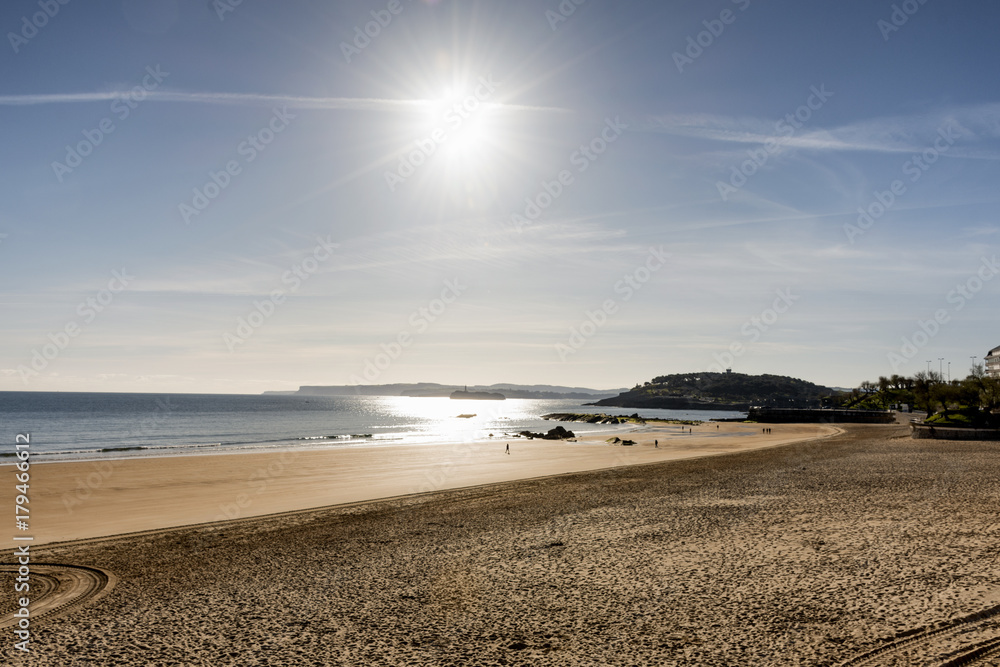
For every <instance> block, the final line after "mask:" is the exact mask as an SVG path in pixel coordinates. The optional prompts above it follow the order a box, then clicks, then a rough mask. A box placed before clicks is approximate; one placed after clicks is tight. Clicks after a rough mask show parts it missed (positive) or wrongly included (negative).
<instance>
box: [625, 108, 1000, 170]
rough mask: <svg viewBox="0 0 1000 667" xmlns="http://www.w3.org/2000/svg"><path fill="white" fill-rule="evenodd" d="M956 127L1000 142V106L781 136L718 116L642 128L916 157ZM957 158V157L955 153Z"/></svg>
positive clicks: (655, 119) (983, 155)
mask: <svg viewBox="0 0 1000 667" xmlns="http://www.w3.org/2000/svg"><path fill="white" fill-rule="evenodd" d="M943 128H952V129H953V131H954V132H955V133H957V134H958V136H959V138H960V140H962V141H963V142H969V143H971V142H976V141H984V140H995V139H1000V103H990V104H981V105H975V106H966V107H959V108H955V109H949V110H946V111H937V112H933V113H927V114H922V115H919V116H918V115H912V116H888V117H883V118H874V119H870V120H865V121H859V122H856V123H851V124H848V125H842V126H840V127H836V128H831V129H813V130H810V129H809V128H808V127H806V128H803V129H802V130H800V131H799V132H797V133H795V134H794V135H791V136H789V135H788V134H787V133H786V134H781V133H779V132H778V129H777V121H771V122H769V121H765V120H761V119H758V118H733V117H728V116H719V115H712V114H690V115H669V116H649V117H647V118H646V119H645V122H643V123H641V124H637V126H636V127H635V129H636V130H642V131H646V132H654V133H663V134H670V135H674V136H680V137H687V138H694V139H705V140H709V141H716V142H723V143H737V144H756V145H760V144H764V143H765V142H768V141H777V142H778V143H779V144H780V145H781V147H782V148H784V149H789V148H790V149H801V150H814V151H859V152H876V153H910V152H914V151H922V150H924V149H925V148H927V146H928V145H929V144H930V143H932V142H933V141H934V139H935V138H936V136H937V133H938V131H939V130H942V129H943ZM953 155H954V154H953ZM961 156H962V157H968V158H977V159H1000V155H998V153H997V152H996V151H989V150H981V149H980V150H976V149H966V150H964V151H962V154H961Z"/></svg>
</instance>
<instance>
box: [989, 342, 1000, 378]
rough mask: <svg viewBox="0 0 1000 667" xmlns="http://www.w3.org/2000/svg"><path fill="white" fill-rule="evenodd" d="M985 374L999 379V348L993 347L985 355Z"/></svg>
mask: <svg viewBox="0 0 1000 667" xmlns="http://www.w3.org/2000/svg"><path fill="white" fill-rule="evenodd" d="M986 374H987V375H989V376H990V377H994V378H1000V347H995V348H993V349H992V350H990V352H989V354H987V355H986Z"/></svg>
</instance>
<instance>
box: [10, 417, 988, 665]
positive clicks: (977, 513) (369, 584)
mask: <svg viewBox="0 0 1000 667" xmlns="http://www.w3.org/2000/svg"><path fill="white" fill-rule="evenodd" d="M844 428H845V429H846V433H844V434H842V435H838V436H835V437H832V438H827V439H822V440H814V441H809V442H802V443H797V444H791V445H787V446H784V447H775V448H770V449H763V450H756V451H744V452H737V453H734V454H731V455H727V456H715V457H706V458H698V459H693V460H692V459H689V460H679V461H668V462H663V463H654V464H651V465H641V466H634V467H621V468H617V469H612V470H602V471H597V472H587V473H580V474H575V475H564V476H559V477H548V478H544V479H535V480H528V481H520V482H505V483H498V484H493V485H488V486H479V487H476V488H471V489H464V490H455V491H447V492H439V493H428V494H423V495H419V496H410V497H405V498H397V499H392V500H387V501H380V502H372V503H366V504H358V505H353V506H348V507H339V508H330V509H324V510H319V511H315V512H301V513H295V514H289V515H283V516H272V517H264V518H259V519H254V520H249V521H238V522H233V523H229V524H215V525H209V526H202V527H194V528H189V529H181V530H175V531H165V532H160V533H154V534H147V535H142V536H130V537H125V538H115V539H106V540H96V541H91V542H81V543H76V544H69V545H61V546H49V547H39V548H38V549H37V553H36V558H38V559H39V562H48V563H64V564H75V565H79V566H90V567H93V568H103V569H106V570H109V571H111V572H113V573H115V574H116V575H117V576H118V577H119V581H118V583H117V585H116V586H115V587H114V588H113V589H112V590H111V591H110V592H109V593H108V594H107V595H106V596H105V597H104V598H102V599H100V600H97V601H96V602H92V603H90V604H88V605H87V606H85V607H84V608H81V609H78V610H76V611H71V612H70V613H68V614H66V615H64V616H63V617H62V618H61V619H60V620H58V621H55V622H53V621H48V622H47V621H44V620H42V621H39V622H38V623H37V626H36V627H35V630H36V635H35V639H34V641H33V652H32V654H31V655H30V656H29V657H27V658H20V657H12V656H13V652H11V651H10V650H9V649H8V647H7V646H5V647H3V648H4V649H5V651H6V654H5V655H6V656H7V657H8V659H10V660H12V661H13V663H14V664H18V665H20V664H23V665H32V666H34V665H60V666H62V665H67V666H70V665H93V664H99V665H213V666H214V665H393V666H396V665H400V666H402V665H623V666H624V665H636V666H639V665H641V666H643V667H645V666H647V665H835V664H841V663H842V662H844V661H846V660H848V659H850V658H852V656H857V655H859V654H862V653H864V652H865V651H869V650H871V649H875V648H878V647H881V646H884V645H886V644H887V643H888V642H890V641H892V640H894V639H896V638H897V637H907V638H908V639H909V641H910V643H909V644H905V645H903V644H899V645H896V646H890V647H889V648H890V650H888V651H886V652H884V653H881V654H879V655H872V656H871V659H869V660H867V661H866V660H861V661H854V662H851V663H850V664H859V665H860V664H879V665H889V664H896V665H911V664H912V665H923V664H928V665H943V664H946V663H945V659H946V658H945V654H947V653H949V652H960V651H963V650H964V651H969V650H972V649H971V648H970V647H971V646H972V645H974V644H977V643H982V642H990V641H993V642H995V641H996V638H997V637H1000V627H998V625H997V623H996V621H995V619H996V618H997V616H989V615H986V614H983V615H981V616H976V617H972V618H968V617H969V615H971V614H976V613H977V612H981V611H983V610H987V609H990V608H991V607H993V606H995V605H996V604H998V603H1000V595H998V593H1000V563H998V562H997V557H998V554H1000V540H998V538H1000V523H998V521H997V508H998V507H1000V504H998V501H1000V488H998V485H997V480H998V479H1000V443H977V442H961V443H947V442H937V441H923V440H919V441H915V440H910V439H909V438H908V437H907V431H906V429H905V427H898V426H847V427H844ZM774 429H775V431H776V432H777V431H778V429H779V427H778V426H775V427H774ZM776 435H777V433H776ZM519 444H520V446H521V447H526V446H529V445H531V444H537V443H526V442H521V443H519ZM662 444H663V442H662V440H661V445H662ZM607 449H611V448H607ZM623 451H624V450H623ZM636 451H640V452H641V454H640V455H645V449H644V448H643V447H640V448H637V449H636ZM218 458H223V457H218ZM39 468H40V469H41V468H42V466H40V467H39ZM117 474H118V473H116V477H113V478H111V479H112V480H115V479H118V477H117ZM115 483H117V484H122V483H123V482H120V481H119V482H115ZM94 502H98V500H97V499H96V498H95V500H94ZM81 511H82V508H81ZM7 562H9V560H8V561H7ZM56 574H58V573H56ZM56 574H54V575H53V576H56ZM5 585H6V584H5ZM962 618H965V621H966V622H965V623H963V624H961V625H955V626H949V625H947V623H948V622H949V620H955V619H962ZM926 628H932V629H934V630H940V632H936V634H933V635H931V634H927V633H924V634H919V633H918V634H913V631H915V630H917V631H919V630H921V629H926ZM5 632H9V631H5ZM10 641H11V640H10V639H8V644H9V643H10ZM981 645H982V646H983V647H984V648H983V650H982V652H987V651H989V650H992V648H991V647H994V648H996V646H995V644H990V643H985V644H981ZM991 660H993V661H995V658H989V657H987V658H986V659H985V660H984V661H981V662H978V663H966V664H993V663H991Z"/></svg>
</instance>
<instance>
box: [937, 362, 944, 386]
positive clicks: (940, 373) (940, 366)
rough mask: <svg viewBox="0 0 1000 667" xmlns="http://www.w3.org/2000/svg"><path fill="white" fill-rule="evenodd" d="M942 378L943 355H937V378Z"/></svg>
mask: <svg viewBox="0 0 1000 667" xmlns="http://www.w3.org/2000/svg"><path fill="white" fill-rule="evenodd" d="M943 379H944V357H938V380H943Z"/></svg>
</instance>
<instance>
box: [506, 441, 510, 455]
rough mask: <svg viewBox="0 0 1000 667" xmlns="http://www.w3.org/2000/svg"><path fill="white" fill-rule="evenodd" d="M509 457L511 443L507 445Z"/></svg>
mask: <svg viewBox="0 0 1000 667" xmlns="http://www.w3.org/2000/svg"><path fill="white" fill-rule="evenodd" d="M507 455H508V456H509V455H510V443H509V442H508V443H507Z"/></svg>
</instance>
